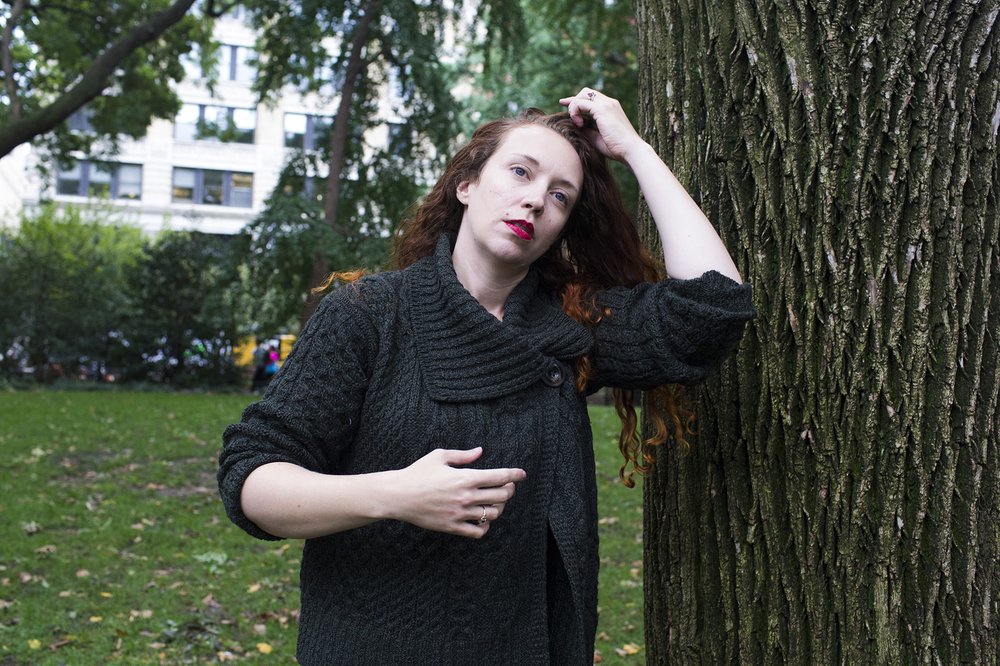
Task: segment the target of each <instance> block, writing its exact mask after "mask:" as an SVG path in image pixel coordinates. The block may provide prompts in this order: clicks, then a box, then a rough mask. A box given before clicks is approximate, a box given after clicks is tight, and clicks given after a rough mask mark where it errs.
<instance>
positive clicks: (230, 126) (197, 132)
mask: <svg viewBox="0 0 1000 666" xmlns="http://www.w3.org/2000/svg"><path fill="white" fill-rule="evenodd" d="M185 107H197V109H198V119H197V120H195V123H194V134H193V136H191V137H188V136H186V135H185V136H178V128H180V127H185V128H187V127H190V126H191V124H190V123H189V122H186V123H184V124H181V123H179V122H178V121H177V119H178V117H179V116H180V115H181V112H182V111H183V109H184V108H185ZM209 109H221V110H223V111H225V114H224V116H225V119H226V124H227V126H226V127H224V128H222V131H223V132H225V131H229V130H231V131H232V132H233V133H234V134H235V135H237V136H238V135H240V134H243V135H247V133H248V137H249V141H240V140H239V139H235V140H227V139H224V138H222V137H221V136H219V134H208V135H202V132H203V130H204V128H205V127H207V126H208V124H209V123H208V121H206V119H205V116H206V112H207V111H208V110H209ZM237 111H247V112H249V113H250V114H251V115H252V117H253V128H252V129H250V130H241V129H240V128H239V127H238V126H237V125H236V120H235V117H236V112H237ZM213 124H214V121H213ZM173 135H174V140H175V141H208V142H217V143H228V144H241V145H244V146H253V145H256V144H257V109H255V108H249V107H242V106H225V105H222V104H195V103H193V102H187V103H184V104H182V105H181V108H180V109H179V110H178V111H177V114H176V115H175V116H174V132H173Z"/></svg>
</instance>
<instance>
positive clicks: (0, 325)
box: [0, 205, 142, 380]
mask: <svg viewBox="0 0 1000 666" xmlns="http://www.w3.org/2000/svg"><path fill="white" fill-rule="evenodd" d="M141 249H142V238H141V234H140V232H139V230H138V229H135V228H132V227H128V226H124V225H120V224H116V223H115V219H114V215H113V213H112V212H110V211H107V210H102V209H89V210H87V211H82V210H80V209H76V208H72V207H69V208H64V209H58V208H56V207H55V206H52V205H46V206H42V207H41V208H40V209H39V210H38V212H37V213H34V214H30V215H26V216H24V217H22V219H21V222H20V226H19V228H18V229H17V231H16V232H5V235H4V236H2V237H0V284H2V285H3V289H4V293H3V299H4V301H3V303H4V304H3V316H0V353H2V354H3V355H4V356H5V359H4V365H5V366H6V367H5V370H6V371H7V372H12V371H13V370H14V365H15V364H24V365H25V366H29V367H33V368H34V369H35V373H36V374H35V376H36V377H37V378H38V379H40V380H45V379H49V378H51V377H52V376H53V374H54V373H53V365H52V364H54V363H57V364H59V366H60V367H62V368H63V371H64V372H66V373H70V372H73V371H74V370H75V369H76V366H77V364H79V363H81V362H84V363H89V362H91V361H94V362H98V363H99V364H100V365H105V364H106V362H107V360H108V358H109V357H110V356H111V355H113V354H114V351H115V348H116V347H117V346H118V344H119V340H120V336H119V332H120V329H121V322H122V319H123V318H124V313H125V311H126V308H127V305H128V301H127V289H126V273H127V272H128V270H129V269H130V268H131V267H132V266H134V265H135V263H136V262H137V260H138V258H139V255H140V252H141ZM12 350H16V351H15V353H13V354H10V353H9V352H11V351H12ZM17 351H20V353H17ZM19 356H20V358H18V357H19Z"/></svg>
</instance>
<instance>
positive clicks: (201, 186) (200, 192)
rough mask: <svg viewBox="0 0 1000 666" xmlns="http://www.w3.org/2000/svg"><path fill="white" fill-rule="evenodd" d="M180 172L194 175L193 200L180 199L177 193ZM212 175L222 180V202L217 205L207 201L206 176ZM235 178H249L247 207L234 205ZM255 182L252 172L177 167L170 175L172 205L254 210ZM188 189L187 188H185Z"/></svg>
mask: <svg viewBox="0 0 1000 666" xmlns="http://www.w3.org/2000/svg"><path fill="white" fill-rule="evenodd" d="M178 171H191V172H193V173H194V185H193V186H191V198H190V199H178V198H177V196H176V193H175V190H176V187H177V185H176V183H177V172H178ZM206 174H210V175H212V176H214V175H215V174H219V175H220V177H221V179H222V201H220V202H218V203H216V202H213V201H205V194H206V190H207V189H208V188H207V186H206V185H205V175H206ZM233 176H249V178H250V187H249V200H248V203H247V205H245V206H244V205H241V204H236V203H233V200H234V198H236V197H234V195H233V191H234V190H235V189H242V188H234V187H233ZM253 181H254V174H253V172H250V171H233V170H231V169H203V168H200V167H182V166H175V167H173V170H172V171H171V174H170V202H171V203H172V204H191V205H197V206H225V207H227V208H245V209H252V208H253ZM185 187H187V186H185Z"/></svg>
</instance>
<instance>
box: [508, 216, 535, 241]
mask: <svg viewBox="0 0 1000 666" xmlns="http://www.w3.org/2000/svg"><path fill="white" fill-rule="evenodd" d="M504 224H506V225H507V226H508V227H509V228H510V230H511V231H513V232H514V233H515V234H516V235H517V237H518V238H520V239H521V240H526V241H530V240H532V239H534V238H535V225H533V224H532V223H531V222H528V221H527V220H504Z"/></svg>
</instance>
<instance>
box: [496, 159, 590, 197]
mask: <svg viewBox="0 0 1000 666" xmlns="http://www.w3.org/2000/svg"><path fill="white" fill-rule="evenodd" d="M510 157H511V159H515V160H520V161H522V162H527V163H528V164H529V165H531V166H533V167H535V168H536V169H537V168H538V165H539V161H538V160H537V159H535V158H534V157H532V156H531V155H526V154H524V153H512V154H511V156H510ZM555 182H556V183H557V184H559V185H562V186H563V187H565V188H567V189H570V190H573V191H574V192H576V191H577V190H579V189H580V188H579V187H577V186H576V185H575V184H574V183H573V182H572V181H569V180H566V179H565V178H556V179H555Z"/></svg>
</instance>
